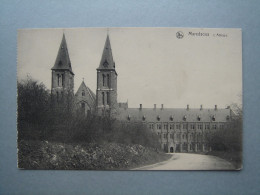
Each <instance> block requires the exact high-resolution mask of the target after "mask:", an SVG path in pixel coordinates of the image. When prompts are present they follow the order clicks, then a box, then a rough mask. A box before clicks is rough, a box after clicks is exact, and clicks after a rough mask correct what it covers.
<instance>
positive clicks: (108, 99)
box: [107, 92, 110, 105]
mask: <svg viewBox="0 0 260 195" xmlns="http://www.w3.org/2000/svg"><path fill="white" fill-rule="evenodd" d="M109 102H110V97H109V92H107V104H108V105H109Z"/></svg>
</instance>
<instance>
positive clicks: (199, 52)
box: [17, 28, 242, 108]
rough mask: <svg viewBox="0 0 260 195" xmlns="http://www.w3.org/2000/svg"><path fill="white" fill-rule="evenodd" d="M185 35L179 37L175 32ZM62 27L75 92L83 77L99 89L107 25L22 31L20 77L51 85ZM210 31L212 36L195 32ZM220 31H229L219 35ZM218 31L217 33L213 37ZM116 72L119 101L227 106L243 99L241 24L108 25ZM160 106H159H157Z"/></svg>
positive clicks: (19, 55)
mask: <svg viewBox="0 0 260 195" xmlns="http://www.w3.org/2000/svg"><path fill="white" fill-rule="evenodd" d="M178 31H182V32H183V34H184V37H183V38H182V39H178V38H177V37H176V32H178ZM63 32H64V34H65V37H66V41H67V46H68V51H69V55H70V59H71V64H72V69H73V72H74V73H75V78H74V81H75V85H74V92H76V91H77V89H78V87H79V85H80V83H81V82H82V78H84V80H85V83H86V85H87V86H88V87H89V88H90V89H91V90H92V91H93V92H94V93H95V92H96V82H97V81H96V68H97V67H98V66H99V63H100V60H101V55H102V51H103V48H104V44H105V39H106V34H107V28H74V29H25V30H18V40H17V42H18V60H17V77H18V81H20V80H21V79H25V78H26V76H27V74H29V75H30V76H31V77H32V78H34V79H36V80H38V81H40V82H43V83H44V84H45V85H46V87H47V88H48V89H50V88H51V68H52V67H53V65H54V63H55V59H56V56H57V53H58V48H59V46H60V42H61V39H62V33H63ZM189 32H193V33H198V32H201V33H209V36H191V35H189ZM217 33H222V34H225V35H227V37H218V36H217ZM214 35H215V36H214ZM109 36H110V42H111V47H112V52H113V57H114V61H115V64H116V71H117V73H118V79H117V82H118V101H119V102H126V101H127V100H128V103H129V107H139V104H141V103H142V104H143V107H153V105H154V104H157V105H158V106H160V105H161V104H164V107H166V108H183V107H186V105H187V104H189V105H190V107H191V108H198V107H199V106H200V105H201V104H203V106H204V107H208V108H213V107H214V105H215V104H217V105H218V107H221V108H224V107H226V106H227V105H229V104H230V103H232V102H237V103H240V101H241V98H240V97H239V95H241V94H242V49H241V47H242V46H241V44H242V43H241V42H242V41H241V30H239V29H189V28H109ZM158 106H157V107H158Z"/></svg>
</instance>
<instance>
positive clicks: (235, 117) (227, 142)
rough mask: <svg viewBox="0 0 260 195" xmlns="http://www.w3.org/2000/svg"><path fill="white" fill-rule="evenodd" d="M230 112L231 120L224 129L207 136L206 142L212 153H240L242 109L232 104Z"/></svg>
mask: <svg viewBox="0 0 260 195" xmlns="http://www.w3.org/2000/svg"><path fill="white" fill-rule="evenodd" d="M231 110H232V111H231V112H232V113H231V120H230V122H229V123H228V124H227V126H226V128H224V129H218V130H215V131H213V132H211V133H210V134H207V139H208V140H207V141H208V142H209V145H210V146H211V149H212V150H213V151H229V152H241V151H242V126H243V124H242V119H243V112H242V108H241V107H240V106H238V105H237V104H233V105H232V106H231Z"/></svg>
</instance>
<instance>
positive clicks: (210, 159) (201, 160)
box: [133, 153, 235, 170]
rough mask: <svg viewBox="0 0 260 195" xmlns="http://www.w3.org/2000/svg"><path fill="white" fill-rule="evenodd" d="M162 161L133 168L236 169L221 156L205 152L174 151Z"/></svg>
mask: <svg viewBox="0 0 260 195" xmlns="http://www.w3.org/2000/svg"><path fill="white" fill-rule="evenodd" d="M170 155H172V157H171V158H170V159H169V160H167V161H163V162H160V163H156V164H153V165H147V166H143V167H139V168H136V169H133V170H235V168H234V166H233V165H232V164H231V163H230V162H228V161H226V160H224V159H221V158H218V157H216V156H210V155H203V154H189V153H174V154H170Z"/></svg>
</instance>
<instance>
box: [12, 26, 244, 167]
mask: <svg viewBox="0 0 260 195" xmlns="http://www.w3.org/2000/svg"><path fill="white" fill-rule="evenodd" d="M242 94H243V93H242V31H241V29H235V28H234V29H232V28H229V29H228V28H173V27H172V28H158V27H157V28H147V27H146V28H140V27H139V28H132V27H131V28H130V27H129V28H112V27H107V28H105V27H104V28H64V29H62V28H53V29H19V30H18V31H17V105H18V106H17V155H18V168H19V169H28V170H38V169H40V170H135V171H136V170H241V169H242V151H243V149H242V146H243V144H242V135H243V133H242V126H243V125H242V124H243V110H242Z"/></svg>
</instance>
